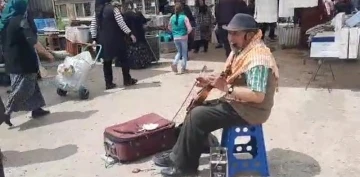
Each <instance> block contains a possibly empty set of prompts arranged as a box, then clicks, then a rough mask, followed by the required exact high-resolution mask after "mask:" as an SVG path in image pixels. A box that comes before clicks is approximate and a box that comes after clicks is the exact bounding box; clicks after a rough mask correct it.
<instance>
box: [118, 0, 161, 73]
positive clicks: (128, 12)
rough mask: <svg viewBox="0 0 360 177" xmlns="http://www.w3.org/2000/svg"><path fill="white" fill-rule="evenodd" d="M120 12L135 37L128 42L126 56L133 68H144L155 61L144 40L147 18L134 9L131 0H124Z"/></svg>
mask: <svg viewBox="0 0 360 177" xmlns="http://www.w3.org/2000/svg"><path fill="white" fill-rule="evenodd" d="M122 11H123V12H122V14H123V17H124V20H125V23H126V25H127V26H128V27H129V28H130V30H131V31H132V32H133V34H134V35H135V37H136V43H133V44H131V43H129V44H128V45H129V48H128V57H129V60H130V61H131V67H132V68H134V69H140V68H145V67H147V66H149V65H150V64H151V62H152V61H155V58H154V55H153V51H152V50H151V48H150V46H149V45H148V43H147V41H146V35H145V25H146V23H147V22H148V20H147V19H146V18H145V17H144V15H143V14H142V13H141V12H140V11H136V10H135V9H134V4H133V2H132V1H131V0H126V1H125V3H124V5H123V6H122Z"/></svg>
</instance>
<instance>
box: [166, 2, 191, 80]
mask: <svg viewBox="0 0 360 177" xmlns="http://www.w3.org/2000/svg"><path fill="white" fill-rule="evenodd" d="M168 28H169V30H170V31H171V32H172V34H173V36H174V43H175V46H176V49H177V54H176V56H175V60H174V62H173V63H172V65H171V69H172V70H173V71H174V72H176V73H177V72H178V68H177V64H178V62H179V60H180V57H182V64H181V70H180V74H183V73H185V72H186V63H187V60H188V35H189V34H190V33H191V30H192V27H191V24H190V21H189V19H188V18H187V17H186V15H185V14H184V11H183V6H182V5H181V3H176V4H175V14H174V15H173V16H171V18H170V22H169V26H168Z"/></svg>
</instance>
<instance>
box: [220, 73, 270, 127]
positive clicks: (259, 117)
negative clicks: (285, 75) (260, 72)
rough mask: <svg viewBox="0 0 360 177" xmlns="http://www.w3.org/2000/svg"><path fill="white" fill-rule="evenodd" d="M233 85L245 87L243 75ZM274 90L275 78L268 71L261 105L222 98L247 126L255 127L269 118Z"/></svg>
mask: <svg viewBox="0 0 360 177" xmlns="http://www.w3.org/2000/svg"><path fill="white" fill-rule="evenodd" d="M233 85H234V86H243V87H247V84H246V77H245V74H242V75H241V78H240V79H236V80H235V81H234V83H233ZM275 90H276V81H275V76H274V74H272V71H269V77H268V81H267V86H266V93H265V98H264V101H263V102H262V103H246V102H239V101H235V100H232V99H227V98H226V96H225V97H224V98H225V100H227V101H228V102H229V103H230V105H231V106H232V107H233V108H234V109H235V111H236V112H237V113H238V114H239V115H240V116H241V117H242V118H243V119H244V120H246V121H247V122H248V123H249V124H252V125H256V124H262V123H264V122H266V120H267V119H268V118H269V116H270V113H271V108H272V107H273V105H274V95H275Z"/></svg>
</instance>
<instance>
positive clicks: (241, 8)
mask: <svg viewBox="0 0 360 177" xmlns="http://www.w3.org/2000/svg"><path fill="white" fill-rule="evenodd" d="M238 13H244V14H250V10H249V8H248V7H247V4H246V2H245V1H243V0H219V3H218V4H216V6H215V18H216V23H217V24H218V30H219V36H220V38H221V41H222V42H223V45H224V48H225V54H226V57H227V56H229V54H230V52H231V48H230V44H229V40H228V33H227V31H226V30H224V29H223V28H222V26H223V25H227V24H228V23H229V22H230V20H231V19H232V18H233V17H234V16H235V15H236V14H238Z"/></svg>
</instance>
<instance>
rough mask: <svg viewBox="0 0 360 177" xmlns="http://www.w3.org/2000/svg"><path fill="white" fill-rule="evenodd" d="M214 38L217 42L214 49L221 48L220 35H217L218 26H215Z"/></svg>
mask: <svg viewBox="0 0 360 177" xmlns="http://www.w3.org/2000/svg"><path fill="white" fill-rule="evenodd" d="M214 30H215V36H216V40H217V45H216V46H215V48H216V49H220V48H223V42H222V41H221V38H220V34H219V27H218V25H215V29H214Z"/></svg>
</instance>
